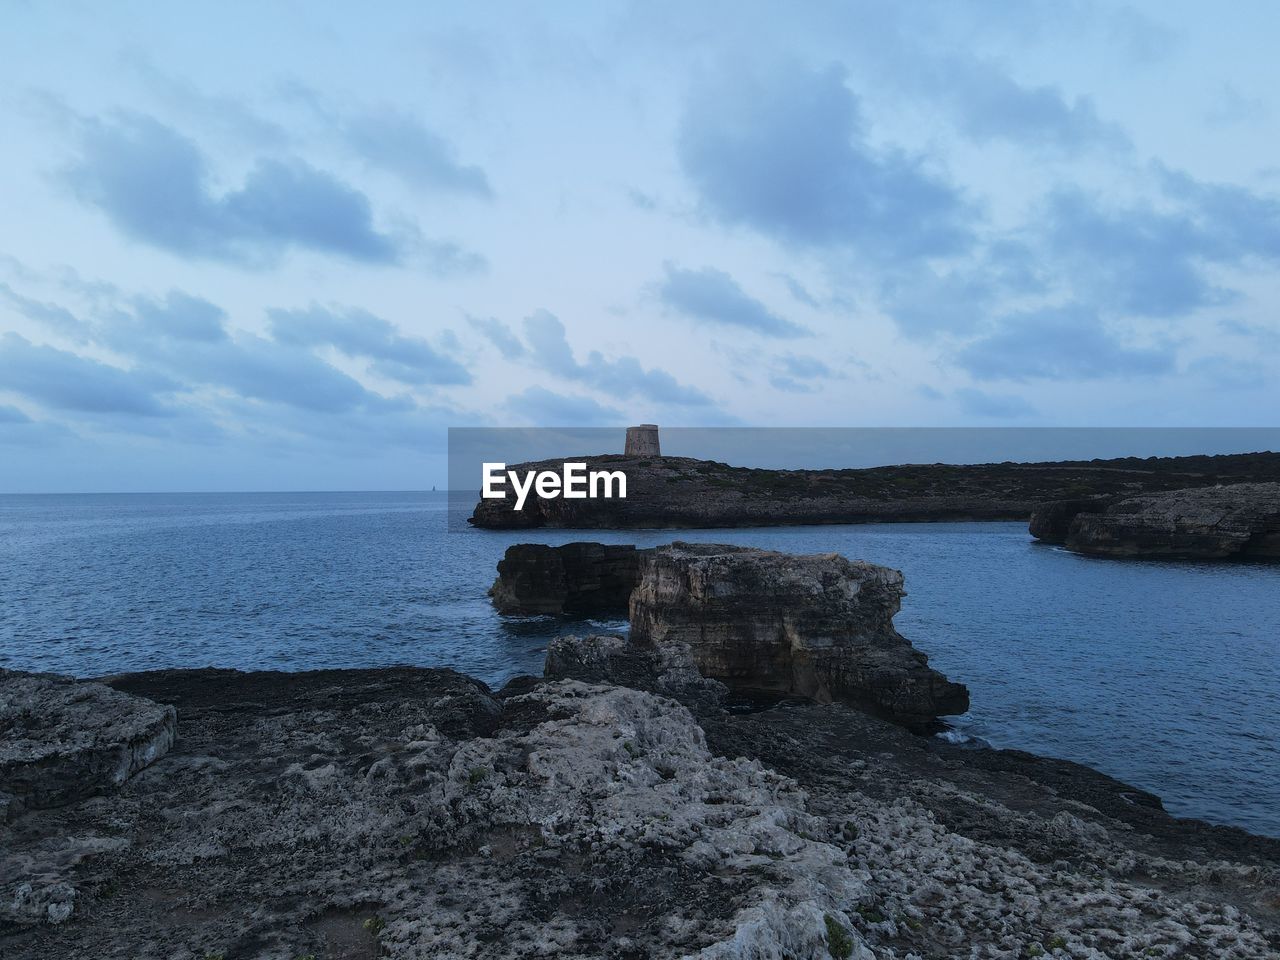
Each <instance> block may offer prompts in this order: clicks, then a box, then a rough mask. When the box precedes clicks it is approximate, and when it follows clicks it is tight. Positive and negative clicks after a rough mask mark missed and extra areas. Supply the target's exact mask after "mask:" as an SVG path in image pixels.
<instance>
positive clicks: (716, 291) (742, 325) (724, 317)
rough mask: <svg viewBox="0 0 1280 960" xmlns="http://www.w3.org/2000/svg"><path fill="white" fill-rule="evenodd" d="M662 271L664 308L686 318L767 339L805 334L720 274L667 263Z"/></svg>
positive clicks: (661, 286) (726, 276)
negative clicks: (754, 334)
mask: <svg viewBox="0 0 1280 960" xmlns="http://www.w3.org/2000/svg"><path fill="white" fill-rule="evenodd" d="M665 269H666V278H665V279H664V280H663V281H662V282H661V284H660V285H659V287H658V295H659V296H660V297H661V298H662V302H663V303H664V304H666V305H667V306H668V307H670V308H671V309H672V310H677V311H679V312H680V313H683V314H684V315H685V316H687V317H690V318H692V319H694V320H701V321H704V322H706V323H714V324H720V325H722V326H727V327H737V328H739V329H743V330H751V331H753V332H754V333H759V334H761V335H763V336H767V337H802V336H806V335H807V334H808V332H809V331H807V330H805V329H804V327H801V326H799V325H798V324H795V323H792V322H791V321H789V320H784V319H783V318H782V317H779V316H778V315H777V314H774V313H772V312H770V311H769V309H768V308H767V307H766V306H765V305H764V304H763V303H761V302H760V301H759V300H757V299H755V298H754V297H751V296H749V295H748V294H747V293H746V291H744V290H743V289H742V287H740V286H739V285H738V282H737V281H736V280H734V279H733V277H731V276H729V274H727V273H725V272H724V271H723V270H716V269H714V268H712V267H704V268H703V269H701V270H686V269H684V268H681V267H677V266H675V265H673V264H670V263H668V264H666V267H665Z"/></svg>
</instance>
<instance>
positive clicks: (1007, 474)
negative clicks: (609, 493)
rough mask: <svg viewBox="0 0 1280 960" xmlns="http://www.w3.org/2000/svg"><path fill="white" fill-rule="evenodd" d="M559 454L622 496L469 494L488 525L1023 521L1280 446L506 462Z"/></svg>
mask: <svg viewBox="0 0 1280 960" xmlns="http://www.w3.org/2000/svg"><path fill="white" fill-rule="evenodd" d="M565 460H569V461H572V462H580V463H584V464H586V465H587V469H588V470H597V469H599V470H610V471H613V470H621V471H623V472H624V473H625V474H626V477H627V496H626V498H625V499H617V498H614V499H604V498H587V499H572V500H566V499H563V498H547V499H543V498H539V497H537V496H536V495H533V494H531V495H530V496H529V499H528V502H527V503H526V504H525V505H524V508H523V509H522V510H519V511H517V510H515V509H514V498H508V499H505V500H498V499H490V500H485V499H482V500H480V501H479V502H478V503H477V504H476V507H475V510H474V512H473V513H472V516H471V517H470V522H471V523H472V524H474V525H476V526H478V527H486V528H491V529H529V528H535V527H561V528H567V529H581V530H588V529H637V528H664V527H668V528H682V527H683V528H691V527H702V528H706V527H746V526H775V525H780V524H822V523H879V522H898V521H943V520H1026V519H1027V518H1028V517H1029V516H1031V512H1032V510H1033V509H1035V507H1036V506H1037V505H1038V504H1042V503H1046V502H1048V501H1053V500H1070V499H1075V500H1079V499H1083V498H1093V497H1126V496H1134V495H1137V494H1142V493H1148V492H1152V491H1159V490H1174V489H1181V488H1190V487H1202V486H1212V485H1214V484H1217V483H1238V482H1246V481H1269V482H1274V481H1280V454H1276V453H1256V454H1235V455H1229V456H1214V457H1208V456H1200V457H1164V458H1158V457H1149V458H1146V459H1142V458H1137V457H1127V458H1121V459H1115V460H1089V461H1064V462H1059V463H989V464H976V465H953V464H943V463H938V464H907V465H903V466H894V467H873V468H869V469H859V470H757V469H748V468H745V467H733V466H730V465H729V464H726V463H717V462H714V461H710V460H696V459H691V458H688V457H662V456H652V457H637V456H612V455H609V456H583V457H568V458H564V459H556V460H543V461H538V462H535V463H523V464H516V465H514V466H512V467H511V469H512V470H516V471H519V472H521V473H524V472H526V471H529V470H539V471H540V470H550V471H553V472H556V473H559V472H560V471H561V469H562V466H563V464H564V462H565Z"/></svg>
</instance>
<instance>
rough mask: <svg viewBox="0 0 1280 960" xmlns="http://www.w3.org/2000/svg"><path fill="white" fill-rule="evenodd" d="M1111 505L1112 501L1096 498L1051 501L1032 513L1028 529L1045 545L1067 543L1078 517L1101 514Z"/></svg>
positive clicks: (1038, 505) (1040, 505)
mask: <svg viewBox="0 0 1280 960" xmlns="http://www.w3.org/2000/svg"><path fill="white" fill-rule="evenodd" d="M1110 503H1111V500H1110V499H1108V498H1106V497H1095V498H1089V499H1084V500H1051V501H1049V502H1048V503H1041V504H1037V505H1036V508H1035V509H1034V510H1032V511H1031V521H1030V523H1028V525H1027V529H1028V531H1029V532H1030V533H1031V535H1032V536H1033V537H1035V538H1036V539H1037V540H1043V541H1044V542H1045V543H1066V542H1067V535H1068V534H1069V533H1070V532H1071V524H1072V522H1073V521H1074V520H1075V518H1076V517H1078V516H1080V515H1081V514H1082V513H1101V512H1102V511H1104V510H1106V509H1107V506H1108V505H1109V504H1110Z"/></svg>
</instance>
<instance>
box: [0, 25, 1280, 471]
mask: <svg viewBox="0 0 1280 960" xmlns="http://www.w3.org/2000/svg"><path fill="white" fill-rule="evenodd" d="M0 17H3V22H4V24H5V28H4V30H3V31H0V123H2V124H3V129H4V131H5V136H4V146H3V149H2V150H0V492H58V491H93V490H101V491H117V490H119V491H147V490H275V489H309V490H310V489H422V488H429V487H430V486H432V485H434V484H437V483H440V484H443V483H444V481H445V476H446V469H445V460H444V452H445V449H446V433H447V430H448V428H450V427H520V426H556V427H596V426H617V425H622V424H627V423H640V422H655V423H659V424H663V425H666V426H691V427H692V426H696V427H715V426H739V427H780V426H802V427H835V426H856V427H926V426H927V427H952V426H964V427H993V426H1016V427H1039V426H1057V427H1063V426H1070V427H1117V426H1127V427H1133V426H1141V427H1197V428H1203V427H1219V426H1222V427H1226V426H1232V427H1272V426H1277V422H1276V420H1277V418H1276V411H1277V410H1278V409H1280V377H1278V376H1277V374H1278V373H1280V277H1278V274H1277V270H1276V267H1277V265H1278V263H1280V155H1278V150H1277V147H1278V146H1280V136H1277V132H1278V131H1277V122H1278V121H1280V66H1278V65H1277V60H1276V58H1275V56H1274V38H1275V37H1276V36H1278V35H1280V7H1277V6H1276V5H1274V4H1270V3H1250V2H1238V3H1234V4H1232V5H1231V8H1230V14H1229V15H1225V14H1224V13H1223V11H1221V10H1214V9H1212V8H1210V7H1209V6H1207V5H1205V4H1203V3H1183V2H1169V0H1163V2H1153V3H1134V4H1130V5H1126V4H1123V3H1119V2H1086V0H1057V2H1053V3H1040V2H1035V0H1016V2H1014V0H1008V2H1001V0H988V2H982V3H972V4H966V3H961V2H941V0H939V2H929V0H919V2H914V3H910V4H901V3H897V2H888V0H885V2H844V0H841V2H824V0H809V2H806V3H803V4H781V3H764V4H761V3H751V2H740V0H739V2H733V3H718V2H711V0H706V2H699V3H696V4H689V3H674V2H663V0H657V2H643V3H640V2H637V3H625V2H622V3H611V2H592V3H585V2H584V3H577V4H567V3H543V4H528V3H514V2H513V3H498V2H491V3H480V4H455V5H449V6H446V5H443V4H415V3H405V4H397V3H392V2H384V3H377V4H366V5H352V4H324V3H314V2H306V3H302V2H286V0H281V2H275V3H271V4H250V3H239V2H223V3H218V4H200V3H184V4H160V3H127V2H119V3H114V4H111V5H104V4H94V3H88V2H66V3H59V4H44V3H37V2H15V0H0Z"/></svg>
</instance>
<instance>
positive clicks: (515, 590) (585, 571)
mask: <svg viewBox="0 0 1280 960" xmlns="http://www.w3.org/2000/svg"><path fill="white" fill-rule="evenodd" d="M646 552H647V551H644V550H637V549H636V548H635V547H634V546H631V545H630V544H605V543H566V544H564V545H563V546H558V547H553V546H548V545H546V544H542V543H517V544H513V545H512V546H510V547H508V548H507V552H506V554H505V555H504V556H503V558H502V559H501V560H499V561H498V579H497V580H495V581H494V584H493V587H492V588H491V589H490V590H489V596H490V597H491V598H492V600H493V605H494V606H495V607H496V608H497V610H498V612H499V613H505V614H518V615H533V614H560V613H564V614H574V615H579V616H591V615H596V616H600V615H610V614H612V615H614V616H625V615H626V612H627V600H628V598H629V597H630V596H631V591H632V589H633V588H634V587H635V585H636V581H637V579H638V578H639V569H640V559H641V557H642V556H643V555H644V554H645V553H646Z"/></svg>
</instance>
